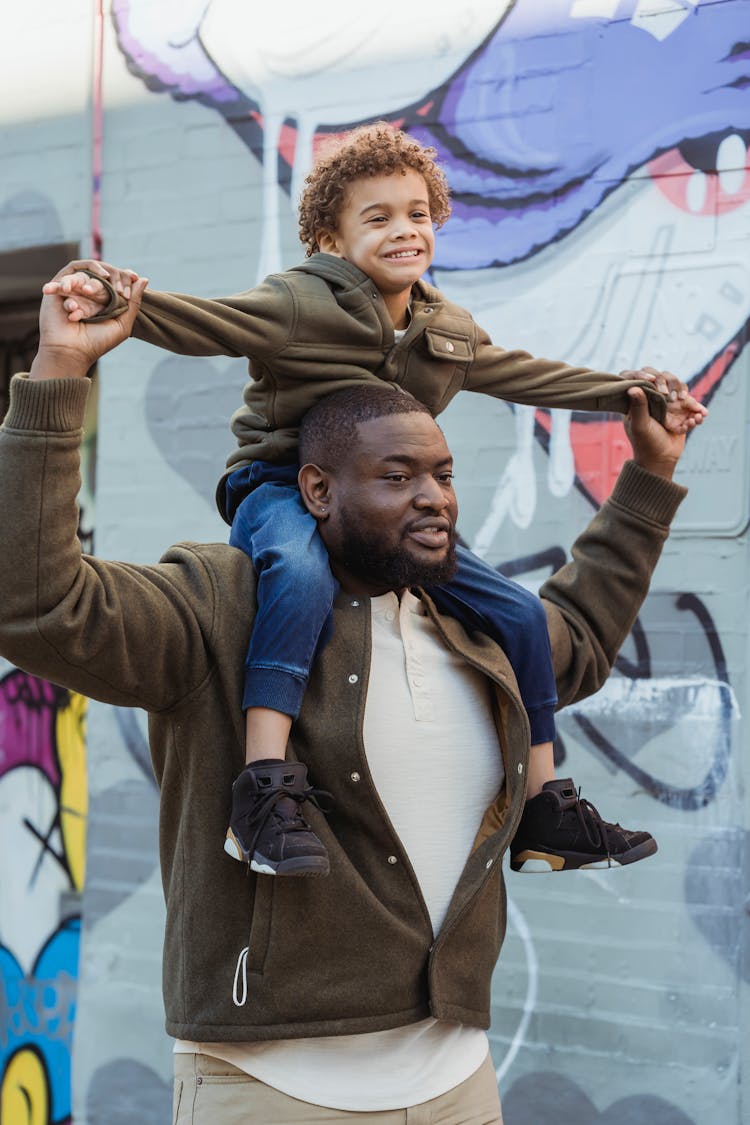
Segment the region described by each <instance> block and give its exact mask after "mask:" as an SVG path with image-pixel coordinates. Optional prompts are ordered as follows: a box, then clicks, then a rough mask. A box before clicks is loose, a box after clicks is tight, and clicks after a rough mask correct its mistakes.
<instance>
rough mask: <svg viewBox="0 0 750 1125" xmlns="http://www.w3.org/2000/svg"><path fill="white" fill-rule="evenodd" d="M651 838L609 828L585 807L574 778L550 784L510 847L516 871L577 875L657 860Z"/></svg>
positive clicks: (528, 811)
mask: <svg viewBox="0 0 750 1125" xmlns="http://www.w3.org/2000/svg"><path fill="white" fill-rule="evenodd" d="M656 850H657V847H656V840H655V839H654V838H653V836H650V835H649V834H648V832H629V831H628V829H627V828H621V827H620V825H619V824H608V823H607V821H606V820H602V818H601V817H600V816H599V813H598V812H597V811H596V809H595V808H594V806H593V805H592V804H590V802H589V801H581V800H579V798H578V793H577V792H576V788H575V786H574V784H573V781H572V779H571V778H569V777H568V778H566V779H565V780H564V781H548V782H547V784H546V785H544V786H543V787H542V792H541V793H539V794H537V796H536V797H532V798H531V800H530V801H527V802H526V808H525V809H524V811H523V816H522V817H521V823H520V824H519V825H518V830H517V831H516V835H515V837H514V839H513V840H512V842H511V845H510V866H511V867H512V869H513V870H514V871H523V872H532V871H573V870H575V869H576V868H590V867H622V866H623V865H624V864H626V863H636V861H637V860H639V859H645V858H646V856H649V855H653V854H654V852H655V851H656Z"/></svg>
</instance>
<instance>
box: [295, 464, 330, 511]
mask: <svg viewBox="0 0 750 1125" xmlns="http://www.w3.org/2000/svg"><path fill="white" fill-rule="evenodd" d="M297 483H298V484H299V490H300V494H301V496H302V503H303V504H304V505H305V507H306V508H307V510H308V512H309V513H310V515H311V516H312V517H313V519H316V520H318V522H319V523H320V522H324V521H325V520H327V519H328V514H329V511H330V508H329V502H330V477H329V474H328V473H327V472H326V471H325V469H321V468H320V467H319V466H318V465H303V466H302V468H301V469H300V471H299V474H298V476H297Z"/></svg>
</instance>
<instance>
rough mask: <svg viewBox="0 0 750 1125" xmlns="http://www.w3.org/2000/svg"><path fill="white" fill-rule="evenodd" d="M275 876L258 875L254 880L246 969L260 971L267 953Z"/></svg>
mask: <svg viewBox="0 0 750 1125" xmlns="http://www.w3.org/2000/svg"><path fill="white" fill-rule="evenodd" d="M275 881H276V880H275V877H274V876H271V875H258V876H256V882H255V899H254V901H253V918H252V922H251V924H250V937H249V938H248V942H247V946H248V950H247V971H248V972H249V973H262V972H263V967H264V965H265V962H266V955H267V953H268V944H269V940H270V936H271V920H272V918H273V887H274V883H275Z"/></svg>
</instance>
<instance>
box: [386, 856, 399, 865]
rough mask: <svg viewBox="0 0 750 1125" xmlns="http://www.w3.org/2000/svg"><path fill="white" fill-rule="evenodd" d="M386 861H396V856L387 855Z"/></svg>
mask: <svg viewBox="0 0 750 1125" xmlns="http://www.w3.org/2000/svg"><path fill="white" fill-rule="evenodd" d="M388 862H389V863H391V864H393V863H398V859H397V858H396V856H395V855H389V856H388Z"/></svg>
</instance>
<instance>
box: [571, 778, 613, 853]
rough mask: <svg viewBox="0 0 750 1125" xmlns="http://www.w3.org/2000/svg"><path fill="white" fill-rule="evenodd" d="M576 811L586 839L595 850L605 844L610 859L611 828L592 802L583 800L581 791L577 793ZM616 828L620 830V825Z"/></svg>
mask: <svg viewBox="0 0 750 1125" xmlns="http://www.w3.org/2000/svg"><path fill="white" fill-rule="evenodd" d="M575 811H576V816H577V817H578V823H579V824H580V826H581V830H582V831H583V834H584V835H585V837H586V839H587V840H588V841H589V843H590V844H591V846H592V847H594V848H596V847H598V846H599V845H600V844H604V845H605V847H606V849H607V858H608V859H609V858H610V841H609V829H610V827H611V826H610V825H609V824H608V823H607V821H606V820H602V818H601V816H600V814H599V810H598V809H597V808H596V807H595V806H594V805H592V804H591V801H587V800H586V799H585V797H584V799H583V800H581V790H580V789H578V790H577V791H576V804H575ZM614 827H615V828H619V825H617V824H616V825H614Z"/></svg>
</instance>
